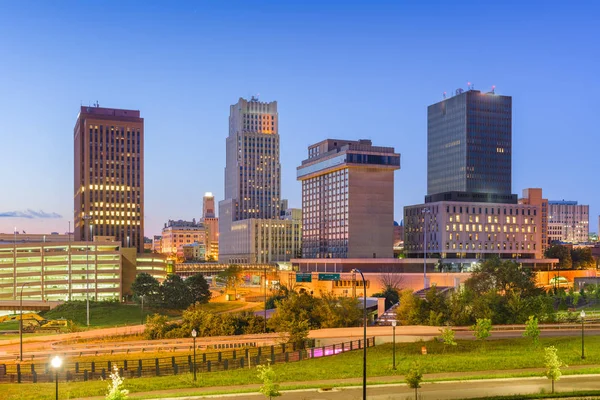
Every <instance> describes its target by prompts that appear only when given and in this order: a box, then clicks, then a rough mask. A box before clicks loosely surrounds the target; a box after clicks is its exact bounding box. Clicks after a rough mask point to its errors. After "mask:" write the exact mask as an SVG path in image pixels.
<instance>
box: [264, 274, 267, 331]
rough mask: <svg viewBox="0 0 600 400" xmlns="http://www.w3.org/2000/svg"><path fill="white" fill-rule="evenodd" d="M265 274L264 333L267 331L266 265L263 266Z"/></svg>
mask: <svg viewBox="0 0 600 400" xmlns="http://www.w3.org/2000/svg"><path fill="white" fill-rule="evenodd" d="M264 275H265V333H267V267H266V266H265V268H264Z"/></svg>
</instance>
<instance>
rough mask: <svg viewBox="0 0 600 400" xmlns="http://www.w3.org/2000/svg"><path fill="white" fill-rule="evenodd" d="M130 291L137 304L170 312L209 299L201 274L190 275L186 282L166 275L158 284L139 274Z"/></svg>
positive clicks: (152, 278) (209, 295)
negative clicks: (142, 303) (169, 310)
mask: <svg viewBox="0 0 600 400" xmlns="http://www.w3.org/2000/svg"><path fill="white" fill-rule="evenodd" d="M131 291H132V293H133V297H134V299H135V300H136V301H137V302H140V303H141V302H142V301H143V302H144V305H146V306H148V307H153V308H165V309H172V310H183V309H186V308H187V307H189V306H190V305H193V304H196V303H200V304H204V303H208V301H209V300H210V297H211V292H210V289H209V286H208V282H206V279H204V276H202V275H201V274H196V275H192V276H190V277H189V278H187V279H186V280H183V279H182V278H181V277H180V276H178V275H168V276H167V278H166V279H165V280H164V281H163V282H162V283H159V282H158V280H157V279H156V278H154V277H153V276H152V275H150V274H147V273H141V274H139V275H138V276H137V277H136V278H135V281H134V282H133V284H132V285H131ZM142 299H143V300H142Z"/></svg>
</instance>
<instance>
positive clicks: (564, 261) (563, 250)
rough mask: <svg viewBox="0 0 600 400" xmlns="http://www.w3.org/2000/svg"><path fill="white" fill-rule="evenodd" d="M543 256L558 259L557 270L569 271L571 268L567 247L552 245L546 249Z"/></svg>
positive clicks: (571, 262) (569, 252)
mask: <svg viewBox="0 0 600 400" xmlns="http://www.w3.org/2000/svg"><path fill="white" fill-rule="evenodd" d="M544 256H545V257H546V258H558V265H557V268H558V269H571V267H572V266H573V261H572V258H571V251H570V250H569V248H568V247H567V246H563V245H560V244H553V245H552V246H550V247H548V248H547V249H546V252H545V253H544Z"/></svg>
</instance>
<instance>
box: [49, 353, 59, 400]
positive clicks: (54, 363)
mask: <svg viewBox="0 0 600 400" xmlns="http://www.w3.org/2000/svg"><path fill="white" fill-rule="evenodd" d="M50 363H51V364H52V368H54V380H55V381H56V400H58V369H59V368H60V366H61V365H62V358H60V357H59V356H54V358H53V359H52V361H50Z"/></svg>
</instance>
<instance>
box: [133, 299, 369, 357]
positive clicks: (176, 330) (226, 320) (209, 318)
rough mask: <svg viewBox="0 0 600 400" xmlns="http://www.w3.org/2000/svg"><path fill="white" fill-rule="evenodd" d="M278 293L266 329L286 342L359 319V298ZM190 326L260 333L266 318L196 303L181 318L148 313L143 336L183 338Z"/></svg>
mask: <svg viewBox="0 0 600 400" xmlns="http://www.w3.org/2000/svg"><path fill="white" fill-rule="evenodd" d="M282 293H285V295H283V294H282ZM278 296H282V297H281V298H279V299H278V300H276V301H275V305H276V309H275V311H274V313H273V315H272V317H271V318H270V319H269V321H268V322H267V324H266V331H267V332H280V333H282V334H285V335H287V338H288V341H289V342H294V343H297V344H300V345H301V344H302V343H304V340H305V339H306V338H307V337H308V332H309V330H311V329H320V328H341V327H350V326H358V325H360V323H361V321H362V315H363V314H362V307H361V306H360V304H359V301H358V299H354V298H348V297H336V296H334V295H332V294H323V295H322V296H321V297H314V296H313V295H310V294H308V293H296V292H293V291H287V290H285V291H282V292H281V293H280V294H278ZM193 329H195V330H196V331H197V332H198V336H199V337H207V336H229V335H243V334H252V333H263V332H265V320H264V317H263V316H261V315H255V314H254V313H253V312H248V311H246V312H241V313H223V314H215V313H213V312H209V311H205V310H203V309H202V305H201V304H200V303H196V304H194V305H192V306H190V307H188V308H187V309H186V310H185V311H184V312H183V315H182V321H181V322H169V320H168V318H167V317H165V316H162V315H157V314H155V315H152V316H149V317H148V318H147V320H146V329H145V331H144V336H145V337H146V338H147V339H165V338H183V337H190V336H191V332H192V330H193Z"/></svg>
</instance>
